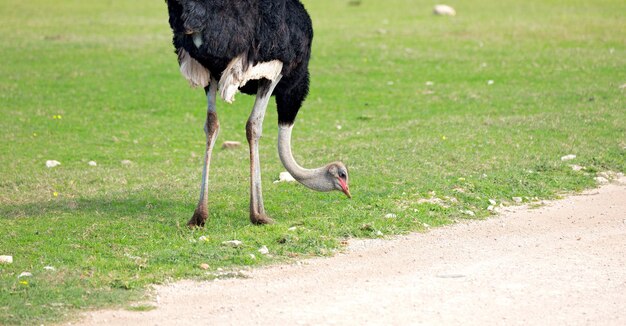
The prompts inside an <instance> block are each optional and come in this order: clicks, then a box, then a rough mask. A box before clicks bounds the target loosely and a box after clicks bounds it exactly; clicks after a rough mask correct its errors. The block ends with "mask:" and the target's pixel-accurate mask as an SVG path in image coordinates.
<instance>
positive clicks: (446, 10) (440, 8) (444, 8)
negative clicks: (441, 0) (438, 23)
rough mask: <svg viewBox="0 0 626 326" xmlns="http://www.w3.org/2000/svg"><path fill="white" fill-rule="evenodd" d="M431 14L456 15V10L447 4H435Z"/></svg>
mask: <svg viewBox="0 0 626 326" xmlns="http://www.w3.org/2000/svg"><path fill="white" fill-rule="evenodd" d="M433 14H435V15H440V16H456V10H454V8H452V7H450V6H448V5H436V6H435V8H434V9H433Z"/></svg>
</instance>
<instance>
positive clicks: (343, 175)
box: [339, 171, 346, 179]
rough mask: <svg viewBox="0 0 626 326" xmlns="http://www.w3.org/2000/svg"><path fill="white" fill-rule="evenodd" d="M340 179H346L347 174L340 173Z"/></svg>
mask: <svg viewBox="0 0 626 326" xmlns="http://www.w3.org/2000/svg"><path fill="white" fill-rule="evenodd" d="M339 177H340V178H342V179H345V178H346V173H345V172H343V171H341V172H339Z"/></svg>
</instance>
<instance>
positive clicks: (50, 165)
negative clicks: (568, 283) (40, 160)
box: [46, 160, 61, 168]
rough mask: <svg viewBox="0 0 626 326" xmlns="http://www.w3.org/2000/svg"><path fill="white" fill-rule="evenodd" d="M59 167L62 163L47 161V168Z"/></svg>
mask: <svg viewBox="0 0 626 326" xmlns="http://www.w3.org/2000/svg"><path fill="white" fill-rule="evenodd" d="M59 165H61V162H59V161H55V160H47V161H46V166H47V167H48V168H53V167H57V166H59Z"/></svg>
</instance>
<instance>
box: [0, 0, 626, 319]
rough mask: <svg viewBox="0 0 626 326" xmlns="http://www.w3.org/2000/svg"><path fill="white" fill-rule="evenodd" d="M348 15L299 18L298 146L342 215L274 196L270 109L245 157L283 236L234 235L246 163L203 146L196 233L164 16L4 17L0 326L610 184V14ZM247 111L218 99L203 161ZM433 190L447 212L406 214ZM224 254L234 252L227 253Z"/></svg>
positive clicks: (189, 133) (615, 88)
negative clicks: (303, 57)
mask: <svg viewBox="0 0 626 326" xmlns="http://www.w3.org/2000/svg"><path fill="white" fill-rule="evenodd" d="M347 3H348V2H347V1H331V0H316V1H306V4H307V8H308V9H309V11H310V13H311V16H312V18H313V21H314V25H315V31H316V36H315V41H314V49H313V53H314V56H313V59H312V61H311V73H312V85H311V86H312V88H311V93H310V96H309V98H308V100H307V102H306V103H305V106H304V108H303V109H302V111H301V113H300V115H299V117H298V121H297V124H296V127H295V131H294V140H293V143H294V146H295V148H294V151H295V155H296V157H297V158H298V159H299V160H300V161H301V162H302V164H303V165H305V166H320V165H322V164H325V163H327V162H330V161H332V160H337V159H341V160H342V161H344V162H345V163H347V164H348V166H349V168H350V172H351V191H352V193H353V195H354V199H353V200H347V199H345V198H344V197H343V196H342V195H341V194H340V193H313V192H311V191H309V190H307V189H305V188H304V187H302V186H300V185H296V184H274V183H272V181H273V180H275V179H276V178H277V176H278V174H279V172H281V171H283V168H282V166H281V165H280V162H279V160H278V156H277V153H276V136H277V132H276V112H275V108H274V104H271V107H270V108H269V109H268V114H267V118H266V121H265V126H264V128H265V131H264V137H263V139H262V142H261V154H260V155H261V162H262V164H263V180H264V190H265V192H264V195H265V204H266V209H267V211H268V213H269V215H270V216H272V217H273V218H274V219H275V220H276V221H277V223H276V224H274V225H271V226H264V227H258V226H252V225H250V223H249V221H248V213H247V208H248V196H249V195H248V171H249V170H248V154H247V149H246V146H244V147H243V148H241V149H237V150H232V151H223V150H219V149H218V150H216V151H215V153H214V156H213V162H212V163H213V165H212V166H211V171H212V175H211V184H210V190H211V195H210V218H211V220H210V222H209V223H208V225H207V227H206V228H205V229H203V230H193V231H191V230H188V229H187V228H186V227H185V223H186V221H187V220H188V219H189V217H190V216H191V213H192V212H193V209H194V205H195V203H196V200H197V195H198V189H199V180H200V172H201V156H202V151H203V146H204V134H203V132H202V125H203V117H204V115H205V113H204V107H205V104H204V99H203V92H202V91H201V90H190V89H189V88H188V87H187V85H186V82H185V81H184V80H183V78H182V77H181V76H180V75H179V73H178V69H177V62H176V57H175V55H174V54H173V49H172V48H171V43H170V41H171V38H170V31H169V26H168V24H167V16H166V6H165V4H164V3H163V2H162V1H143V0H142V1H117V0H115V1H99V2H93V1H92V2H84V1H69V0H68V1H63V2H51V1H41V0H33V1H16V0H7V1H3V2H1V3H0V13H1V14H0V16H1V17H2V22H3V24H1V25H0V58H1V59H2V64H0V76H2V78H0V113H1V116H2V118H1V119H0V130H1V132H0V255H12V256H13V257H14V263H13V264H11V265H0V324H3V325H4V324H40V323H50V322H56V321H60V320H67V319H71V318H74V317H75V316H76V314H77V312H78V311H79V310H82V309H93V308H97V307H104V306H116V307H129V302H130V300H140V299H142V298H143V297H144V295H145V292H144V291H145V289H146V286H147V285H149V284H152V283H163V282H166V281H170V280H175V279H180V278H197V279H211V278H213V277H214V275H215V274H214V273H215V272H216V271H217V269H218V268H222V269H224V270H228V269H229V268H236V269H240V268H241V267H242V266H258V265H263V264H268V263H274V262H280V261H284V260H286V259H290V258H293V257H308V256H319V255H322V256H323V255H329V254H332V253H333V252H334V251H335V250H337V249H339V248H340V246H341V244H340V242H341V239H343V238H346V237H376V236H379V235H380V233H382V234H384V235H392V234H401V233H406V232H410V231H419V230H422V229H423V228H424V223H426V224H429V225H432V226H439V225H443V224H448V223H451V222H453V221H454V220H456V219H459V218H466V217H468V215H465V214H464V213H463V211H467V210H472V211H473V212H474V213H475V214H476V217H477V218H483V217H486V216H488V215H489V214H490V213H489V212H488V211H487V207H488V206H489V202H488V199H495V200H497V201H498V202H505V203H508V202H512V200H511V198H512V197H523V198H527V199H526V200H532V199H533V198H535V197H537V198H553V197H555V196H556V195H557V194H560V193H563V192H572V191H579V190H581V189H584V188H588V187H593V186H594V185H595V183H594V180H593V176H594V173H595V172H597V171H605V170H613V171H624V170H626V157H625V156H626V153H625V152H626V150H625V146H626V124H625V123H624V121H625V120H626V101H625V96H626V94H625V92H626V90H624V89H621V88H620V85H623V84H625V83H626V39H624V35H625V34H626V20H624V19H623V13H624V12H626V3H625V2H624V1H619V0H604V1H593V2H589V1H576V0H575V1H555V0H547V1H546V0H530V1H499V0H498V1H496V0H479V1H473V2H471V3H466V2H463V1H452V2H451V3H450V4H451V5H453V6H455V7H456V9H457V12H458V13H459V14H458V16H457V17H453V18H450V17H436V16H433V15H432V14H431V12H430V11H431V8H432V4H433V3H432V2H430V1H409V0H392V1H369V0H364V1H362V5H360V6H356V7H355V6H348V4H347ZM489 80H493V81H494V82H493V84H492V85H488V81H489ZM427 82H432V85H427V84H426V83H427ZM252 101H253V99H252V98H250V97H246V96H242V95H240V96H238V97H237V102H236V103H235V104H234V105H231V106H229V105H226V104H224V103H223V102H220V103H218V111H219V114H220V121H221V126H222V129H221V134H220V138H219V140H218V145H219V144H220V142H221V141H224V140H237V141H242V142H243V143H244V144H245V131H244V125H245V121H246V119H247V116H248V114H249V112H250V108H251V105H252ZM59 115H60V116H61V119H58V116H59ZM55 116H56V118H54V117H55ZM338 126H341V128H338ZM566 154H576V155H577V158H576V159H575V160H574V161H572V162H561V160H560V157H561V156H563V155H566ZM46 160H58V161H60V162H61V163H62V165H61V166H59V167H56V168H53V169H48V168H46V166H45V162H46ZM90 160H95V161H97V162H98V166H97V167H90V166H89V165H88V164H87V162H88V161H90ZM122 160H131V161H132V162H133V164H132V165H122V164H121V163H120V161H122ZM571 163H574V164H578V165H582V166H585V167H587V169H586V172H574V171H572V170H571V168H570V167H569V166H568V164H571ZM429 192H435V194H436V196H437V197H439V198H444V197H446V196H448V197H450V199H448V200H447V202H448V204H449V205H448V207H441V206H438V205H435V204H429V203H422V204H420V203H419V200H420V199H422V198H429V197H430V194H429ZM453 198H456V201H454V200H453ZM388 213H393V214H396V215H397V217H396V218H393V219H388V218H385V215H386V214H388ZM293 226H297V229H296V230H295V231H294V230H292V231H290V230H289V228H291V227H293ZM200 236H206V237H207V238H208V241H206V242H201V241H197V240H198V238H199V237H200ZM232 239H238V240H241V241H243V243H244V245H243V246H242V247H241V248H228V247H225V246H222V245H221V243H222V241H225V240H232ZM263 245H266V246H267V247H268V248H269V249H270V251H271V253H272V256H263V255H260V254H259V253H258V252H257V249H258V248H259V247H261V246H263ZM433 250H437V249H436V248H433ZM251 254H253V255H255V257H256V259H253V258H252V257H251V256H250V255H251ZM202 263H207V264H209V265H210V268H209V270H203V269H201V268H199V265H200V264H202ZM44 266H54V267H55V268H56V270H55V271H47V270H44ZM24 271H28V272H31V273H32V274H33V276H32V277H29V278H21V279H18V275H19V274H20V273H21V272H24ZM137 307H139V308H133V307H131V308H129V309H133V310H145V309H151V308H150V307H148V306H137Z"/></svg>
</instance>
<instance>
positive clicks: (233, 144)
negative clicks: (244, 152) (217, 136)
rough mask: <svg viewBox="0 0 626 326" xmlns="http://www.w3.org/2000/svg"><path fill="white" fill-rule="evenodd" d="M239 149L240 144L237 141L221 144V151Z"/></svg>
mask: <svg viewBox="0 0 626 326" xmlns="http://www.w3.org/2000/svg"><path fill="white" fill-rule="evenodd" d="M239 147H241V142H238V141H225V142H224V143H223V144H222V149H234V148H239Z"/></svg>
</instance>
